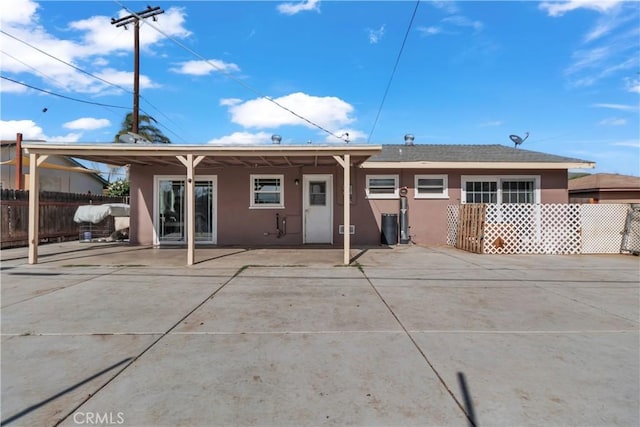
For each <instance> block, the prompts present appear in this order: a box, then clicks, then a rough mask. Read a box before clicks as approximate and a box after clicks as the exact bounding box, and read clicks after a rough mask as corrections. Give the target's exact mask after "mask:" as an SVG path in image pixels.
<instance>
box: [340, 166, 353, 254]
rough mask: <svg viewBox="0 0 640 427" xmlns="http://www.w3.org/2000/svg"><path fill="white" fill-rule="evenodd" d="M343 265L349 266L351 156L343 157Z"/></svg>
mask: <svg viewBox="0 0 640 427" xmlns="http://www.w3.org/2000/svg"><path fill="white" fill-rule="evenodd" d="M343 181H344V186H343V190H342V192H343V193H344V202H343V204H344V222H343V224H344V265H349V264H351V197H350V192H349V188H350V187H351V155H350V154H345V155H344V180H343Z"/></svg>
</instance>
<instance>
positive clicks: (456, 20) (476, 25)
mask: <svg viewBox="0 0 640 427" xmlns="http://www.w3.org/2000/svg"><path fill="white" fill-rule="evenodd" d="M442 22H445V23H448V24H453V25H456V26H458V27H470V28H473V29H474V30H476V31H481V30H482V29H483V28H484V24H483V23H482V22H480V21H474V20H471V19H469V18H467V17H466V16H462V15H454V16H447V17H446V18H443V19H442Z"/></svg>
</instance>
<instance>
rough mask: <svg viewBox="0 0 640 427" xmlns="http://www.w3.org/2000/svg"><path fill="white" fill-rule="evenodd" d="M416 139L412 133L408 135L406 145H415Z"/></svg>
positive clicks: (405, 138)
mask: <svg viewBox="0 0 640 427" xmlns="http://www.w3.org/2000/svg"><path fill="white" fill-rule="evenodd" d="M414 139H416V138H415V137H414V136H413V135H411V134H410V133H408V134H406V135H405V136H404V145H413V140H414Z"/></svg>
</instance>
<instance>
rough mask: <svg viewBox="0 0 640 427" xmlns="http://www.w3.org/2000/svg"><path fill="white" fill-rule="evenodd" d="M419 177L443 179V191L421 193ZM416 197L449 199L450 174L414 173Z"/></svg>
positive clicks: (414, 195) (414, 194) (414, 192)
mask: <svg viewBox="0 0 640 427" xmlns="http://www.w3.org/2000/svg"><path fill="white" fill-rule="evenodd" d="M419 179H441V180H442V192H440V193H423V194H420V193H419V191H418V189H419V186H418V180H419ZM413 198H414V199H448V198H449V176H448V175H446V174H439V175H414V191H413Z"/></svg>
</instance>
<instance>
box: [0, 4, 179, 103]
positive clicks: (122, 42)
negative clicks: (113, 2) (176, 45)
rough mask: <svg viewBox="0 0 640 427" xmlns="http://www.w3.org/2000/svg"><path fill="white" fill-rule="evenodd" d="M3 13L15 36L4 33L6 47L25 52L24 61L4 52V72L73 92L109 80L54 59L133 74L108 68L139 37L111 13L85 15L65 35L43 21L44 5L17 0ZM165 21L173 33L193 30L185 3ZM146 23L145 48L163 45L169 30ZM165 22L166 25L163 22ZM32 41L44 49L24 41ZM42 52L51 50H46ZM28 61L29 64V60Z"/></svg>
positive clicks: (86, 90) (4, 26) (91, 90)
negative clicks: (52, 31) (119, 24)
mask: <svg viewBox="0 0 640 427" xmlns="http://www.w3.org/2000/svg"><path fill="white" fill-rule="evenodd" d="M5 9H7V10H10V12H9V13H6V11H5V10H3V13H2V15H1V18H0V19H2V29H3V30H4V31H6V32H7V33H8V34H10V35H12V36H14V37H15V38H12V37H11V36H6V35H5V36H3V38H2V43H3V45H2V50H3V51H4V52H7V53H8V54H9V55H12V56H15V57H19V58H20V60H21V61H22V62H24V64H23V63H20V62H18V61H14V60H12V59H11V58H10V57H8V56H6V55H4V54H0V62H1V63H2V68H3V72H4V73H10V74H17V73H25V74H32V75H35V76H37V78H38V79H40V78H41V77H42V76H41V75H38V74H37V73H35V72H34V69H35V70H40V73H42V74H45V75H46V77H47V80H46V81H47V84H48V85H54V86H55V87H56V88H62V89H65V90H67V91H76V92H83V93H96V92H98V91H101V90H104V87H105V86H104V83H101V82H98V81H97V80H95V79H94V78H92V77H90V76H88V75H86V74H84V73H82V72H79V71H78V70H76V69H73V68H72V67H69V66H68V65H66V64H64V63H63V62H60V61H58V60H56V59H54V58H59V59H60V60H62V61H64V62H66V63H69V64H74V65H76V66H78V67H79V68H82V69H85V70H86V71H89V72H91V73H92V74H96V75H103V76H105V77H104V78H105V79H106V80H108V81H111V82H112V83H117V84H120V83H121V82H120V81H112V80H110V79H109V76H107V75H110V76H114V77H116V78H117V77H119V76H122V77H125V76H131V73H125V74H122V72H119V71H116V70H109V69H104V67H107V66H108V58H109V56H110V55H111V56H112V55H114V54H118V53H126V52H131V51H133V36H132V32H131V31H125V30H124V29H122V28H116V27H115V26H113V25H111V17H110V16H93V17H90V18H87V19H84V20H79V21H74V22H71V23H70V24H69V26H68V28H67V29H68V31H67V33H66V37H65V39H60V38H58V37H57V36H54V35H52V34H50V33H49V32H48V31H47V29H45V28H44V27H43V26H42V25H40V24H39V22H40V17H39V15H38V5H37V4H36V3H34V2H32V1H28V0H15V1H13V0H12V5H11V8H5ZM158 19H159V20H161V22H160V23H161V24H162V25H161V28H162V31H163V32H164V33H165V34H167V35H169V36H172V37H176V38H184V37H188V36H189V35H190V34H191V33H190V32H189V31H188V30H186V29H185V28H184V27H183V24H184V19H185V14H184V12H183V11H182V9H180V8H170V9H169V10H167V11H166V12H165V13H164V14H162V15H160V16H159V17H158ZM160 23H156V24H160ZM150 25H151V24H148V25H146V24H145V25H143V26H142V27H141V31H140V44H141V46H142V47H143V49H144V48H147V49H148V48H149V47H151V46H152V45H155V44H159V43H161V42H162V41H164V35H162V34H160V33H159V32H157V31H156V30H154V29H153V28H151V26H150ZM159 27H160V25H159ZM20 40H23V41H25V42H27V43H28V44H30V45H32V46H34V47H35V48H37V49H39V50H40V51H38V50H36V49H34V48H32V47H29V46H27V45H26V44H24V43H21V42H20ZM42 52H46V53H48V54H49V55H46V54H44V53H42ZM25 64H27V65H28V66H27V65H25ZM127 80H128V82H126V83H125V82H122V83H123V84H122V85H126V86H130V85H131V84H132V83H131V82H132V78H131V77H127ZM141 86H144V87H147V88H149V87H157V84H154V83H153V82H151V80H150V79H149V78H148V77H142V78H141Z"/></svg>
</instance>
